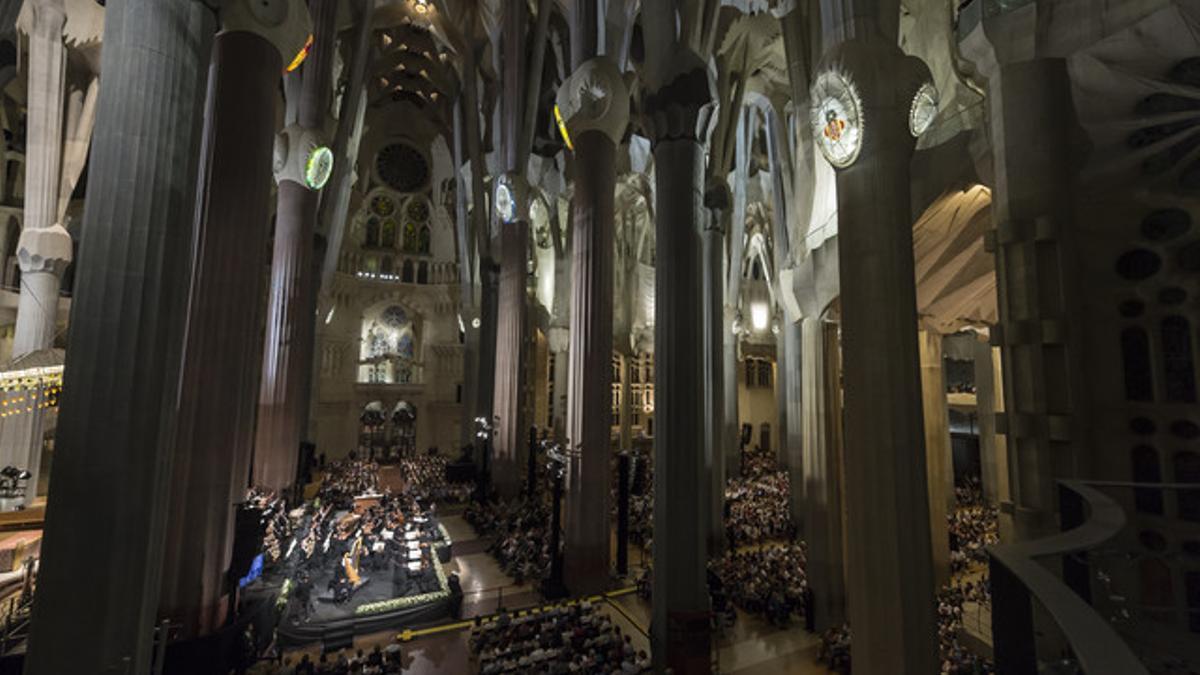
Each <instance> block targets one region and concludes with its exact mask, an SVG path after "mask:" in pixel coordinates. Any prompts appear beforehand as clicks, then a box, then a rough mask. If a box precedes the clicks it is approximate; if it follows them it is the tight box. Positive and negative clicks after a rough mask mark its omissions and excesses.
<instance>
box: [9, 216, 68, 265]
mask: <svg viewBox="0 0 1200 675" xmlns="http://www.w3.org/2000/svg"><path fill="white" fill-rule="evenodd" d="M71 258H72V255H71V235H70V233H68V232H67V230H66V228H64V227H63V226H62V225H57V224H56V225H51V226H50V227H45V228H25V229H24V230H22V231H21V238H20V239H18V240H17V261H18V263H19V264H20V266H21V272H22V273H24V274H29V273H32V272H52V273H53V274H54V275H55V276H58V277H61V276H62V273H63V271H64V270H65V269H67V265H69V264H70V263H71Z"/></svg>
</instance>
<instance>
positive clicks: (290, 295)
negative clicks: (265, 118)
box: [253, 0, 338, 490]
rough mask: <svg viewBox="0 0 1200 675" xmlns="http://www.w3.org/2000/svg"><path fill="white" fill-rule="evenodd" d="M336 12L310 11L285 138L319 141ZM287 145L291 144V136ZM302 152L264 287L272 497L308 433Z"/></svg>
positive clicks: (259, 463)
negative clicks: (308, 41)
mask: <svg viewBox="0 0 1200 675" xmlns="http://www.w3.org/2000/svg"><path fill="white" fill-rule="evenodd" d="M337 6H338V3H337V2H336V0H311V2H310V3H309V10H310V11H311V12H312V19H313V23H314V27H313V36H314V40H313V48H312V52H311V53H310V54H309V57H308V59H307V60H306V61H305V63H304V65H303V66H302V70H301V71H299V73H300V75H299V76H300V77H302V80H301V85H300V92H299V93H300V98H299V105H298V107H297V112H298V119H297V120H296V125H294V126H292V127H289V129H287V130H285V131H290V132H292V134H296V135H310V136H309V137H310V138H312V139H320V138H321V134H322V133H323V132H322V130H323V128H324V126H325V123H326V115H327V114H328V110H329V105H328V102H329V97H330V95H331V93H332V84H331V79H332V77H333V71H332V68H333V58H334V55H335V50H336V47H335V38H336V30H337V26H336V20H337ZM293 77H295V75H293ZM287 138H288V139H289V141H294V140H295V139H294V137H293V136H292V135H288V136H287ZM313 142H316V140H314V141H313ZM305 147H306V146H305V144H303V143H294V142H292V143H291V145H290V147H289V150H288V156H287V158H286V161H287V164H288V165H290V167H291V168H290V171H288V172H287V173H285V174H280V175H278V176H277V181H278V183H279V191H278V197H277V200H278V201H277V203H276V207H275V238H274V242H273V245H272V251H271V282H270V283H271V286H270V295H269V296H268V305H267V329H266V339H265V342H264V347H263V361H262V389H261V392H260V395H259V408H258V425H257V429H256V432H255V442H254V470H253V476H254V478H253V482H254V483H255V484H257V485H261V486H263V487H268V488H272V489H276V490H280V489H284V488H287V487H289V486H291V485H292V484H293V483H294V482H295V480H296V467H297V464H298V461H299V456H300V441H301V440H303V439H304V436H305V435H306V434H307V433H308V429H307V428H306V426H307V421H308V413H309V395H310V386H309V385H310V382H311V380H312V366H313V343H314V342H315V336H316V307H317V290H318V287H319V284H320V281H319V278H318V277H319V270H320V262H321V259H320V258H319V257H318V254H319V253H323V252H324V246H323V243H322V244H320V245H319V246H318V241H317V238H316V232H317V229H316V228H317V208H318V206H319V205H320V195H319V193H317V192H315V191H312V190H309V189H308V187H307V186H305V185H303V184H302V183H301V182H300V181H301V180H303V172H302V171H299V170H298V168H297V167H300V166H303V162H304V161H305V159H306V158H304V157H300V156H298V155H299V154H300V153H301V149H302V148H305ZM297 163H299V164H297ZM276 169H277V170H287V169H288V167H286V166H285V167H284V168H282V169H281V168H280V167H276ZM318 248H319V250H318ZM314 261H315V262H314Z"/></svg>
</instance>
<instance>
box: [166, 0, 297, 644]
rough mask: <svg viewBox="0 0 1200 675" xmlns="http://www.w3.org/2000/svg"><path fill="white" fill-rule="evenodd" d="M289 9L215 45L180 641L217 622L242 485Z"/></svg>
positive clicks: (230, 32) (176, 591) (185, 405)
mask: <svg viewBox="0 0 1200 675" xmlns="http://www.w3.org/2000/svg"><path fill="white" fill-rule="evenodd" d="M286 8H287V12H286V14H285V15H284V16H283V17H282V18H281V20H280V21H279V22H278V23H274V22H272V23H264V22H263V21H261V20H259V18H258V17H256V16H255V15H254V11H253V6H252V4H251V2H250V1H249V0H242V2H240V3H236V4H230V5H227V6H226V7H225V9H223V10H222V17H221V19H222V26H223V30H222V32H221V33H220V34H219V35H218V36H217V38H216V40H215V41H214V44H213V52H212V60H213V63H212V69H211V71H210V75H209V90H208V101H207V105H206V111H205V126H204V136H203V149H202V151H201V155H200V157H201V160H200V161H201V169H200V177H199V186H198V190H199V191H200V192H201V193H202V195H201V197H200V199H199V207H198V211H197V213H196V222H197V234H196V250H195V255H196V260H195V263H194V264H195V267H194V268H193V269H192V284H191V294H190V296H191V297H190V300H189V303H188V305H189V306H188V319H187V334H186V338H185V350H184V359H183V367H182V368H183V371H182V374H181V376H180V377H181V383H182V384H181V387H180V402H179V418H178V424H177V426H176V432H175V440H174V442H175V465H174V470H173V472H172V476H173V477H172V479H171V484H172V485H173V486H174V490H173V493H172V499H171V508H170V513H169V519H168V528H167V532H168V534H167V544H166V551H165V556H164V565H163V584H162V597H161V601H160V603H159V614H160V616H161V617H162V618H166V619H170V620H171V621H172V623H175V624H177V625H180V626H182V635H184V636H186V637H195V636H197V635H203V634H207V633H210V632H212V631H214V630H216V629H217V628H219V627H220V626H221V625H222V623H223V622H224V620H225V616H226V613H227V611H228V609H229V599H228V597H227V590H228V586H227V585H226V583H225V579H226V570H227V569H228V566H229V563H230V555H231V554H232V550H233V514H234V504H236V503H237V502H240V501H242V499H243V498H244V497H245V489H246V487H247V483H248V481H249V478H250V475H249V468H250V466H249V462H250V456H251V452H252V451H253V444H254V418H255V411H256V408H257V403H258V377H259V370H258V358H259V349H261V347H262V341H261V340H262V338H261V326H262V318H263V317H262V312H261V310H260V306H261V303H260V302H259V301H258V299H259V298H261V297H262V295H263V293H264V292H265V291H266V283H265V282H266V277H265V275H264V274H263V251H264V250H265V249H266V247H267V228H268V227H269V225H270V198H271V162H272V148H273V139H274V135H275V134H274V132H275V123H276V114H275V108H276V100H277V99H278V98H279V88H278V87H279V77H280V72H281V71H282V69H283V64H284V59H287V60H288V61H290V60H291V58H292V55H295V54H296V53H297V52H299V51H300V49H301V48H302V47H303V46H304V41H305V39H306V38H307V37H308V34H309V31H310V29H311V22H310V20H309V16H308V10H307V8H306V7H305V6H304V3H303V2H301V1H300V0H291V2H289V3H288V4H287V5H286ZM232 298H244V299H245V300H246V301H245V302H232V301H231V299H232ZM233 571H234V572H236V573H239V575H240V574H241V573H244V572H245V570H233Z"/></svg>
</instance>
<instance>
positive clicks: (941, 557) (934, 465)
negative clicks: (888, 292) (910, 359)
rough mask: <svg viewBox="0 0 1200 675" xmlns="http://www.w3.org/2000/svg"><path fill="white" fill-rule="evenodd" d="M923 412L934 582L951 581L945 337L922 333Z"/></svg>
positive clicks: (951, 491)
mask: <svg viewBox="0 0 1200 675" xmlns="http://www.w3.org/2000/svg"><path fill="white" fill-rule="evenodd" d="M919 333H920V335H919V342H918V345H919V349H920V354H921V402H922V403H921V410H922V411H923V412H924V415H925V469H926V475H927V477H928V482H929V537H930V541H931V542H932V551H933V580H934V583H935V584H937V585H938V586H939V587H940V586H942V585H944V584H947V583H949V581H950V534H949V531H948V529H947V524H946V514H948V513H953V512H954V461H953V456H952V451H951V444H950V407H949V404H948V403H947V401H946V373H945V368H944V367H943V365H944V361H943V351H942V336H941V334H940V333H934V332H931V331H928V330H921V331H919Z"/></svg>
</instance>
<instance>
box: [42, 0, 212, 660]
mask: <svg viewBox="0 0 1200 675" xmlns="http://www.w3.org/2000/svg"><path fill="white" fill-rule="evenodd" d="M215 23H216V20H215V16H214V15H213V12H212V10H211V9H209V8H208V7H207V6H206V5H205V4H204V3H199V2H194V1H193V0H109V2H108V6H107V10H106V17H105V28H104V53H103V56H102V62H101V63H102V69H103V72H104V79H103V82H102V84H101V91H100V95H99V99H98V110H97V115H96V130H95V141H94V144H93V148H92V156H91V174H90V178H89V181H88V183H89V184H88V198H87V205H86V207H85V210H84V216H83V227H82V230H81V231H82V239H81V242H80V249H79V250H80V254H79V263H78V264H79V267H78V270H77V273H76V274H77V276H76V279H77V282H78V283H77V284H76V291H75V297H74V302H73V306H72V311H71V326H70V344H71V356H70V358H69V359H68V360H67V364H66V372H65V374H64V380H65V381H67V382H69V383H70V385H69V386H67V387H65V388H64V389H63V395H62V403H61V410H60V412H59V417H58V438H57V443H56V447H55V458H54V475H53V477H52V485H51V490H52V492H53V493H54V495H55V497H54V500H53V501H51V503H50V504H49V507H48V509H47V513H46V529H45V535H44V539H43V542H42V557H41V561H42V562H41V569H40V571H39V574H38V591H37V602H36V603H35V605H34V609H33V630H32V633H31V637H30V642H29V653H28V655H27V656H26V659H25V672H26V673H29V674H30V675H61V674H62V673H106V674H107V673H114V674H115V673H146V672H150V661H151V646H152V644H153V637H154V619H155V610H156V608H157V606H158V594H159V587H160V582H161V571H162V552H163V543H164V537H165V530H166V521H167V512H168V499H167V495H168V491H169V489H170V487H171V480H170V476H171V465H172V458H173V455H174V448H173V439H172V430H173V427H174V424H175V418H176V415H175V411H176V409H177V407H178V404H179V371H180V360H181V356H182V351H183V328H184V323H185V317H186V300H187V289H188V279H189V276H190V265H189V259H190V255H191V252H192V249H191V247H192V232H193V214H194V211H195V206H196V200H195V198H194V197H195V188H196V164H197V162H196V157H197V155H198V150H199V140H200V129H201V124H200V122H201V115H202V110H203V107H202V103H203V101H204V91H205V84H206V77H205V74H206V73H207V71H208V68H207V65H208V59H209V53H210V46H211V44H212V34H213V31H214V29H215ZM149 364H152V367H147V366H148V365H149ZM100 447H102V449H103V451H102V452H100V451H98V448H100ZM118 544H119V545H118Z"/></svg>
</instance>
